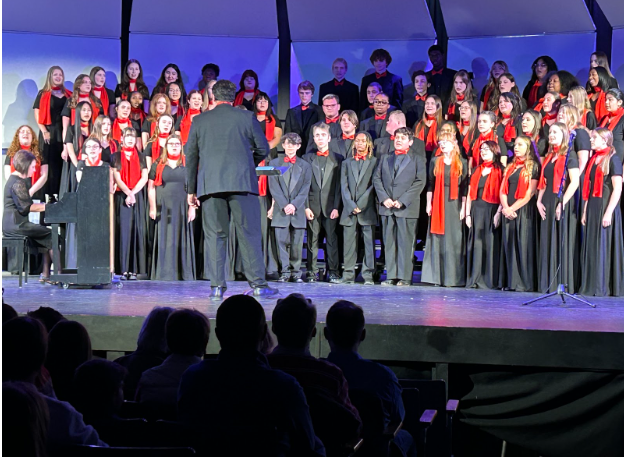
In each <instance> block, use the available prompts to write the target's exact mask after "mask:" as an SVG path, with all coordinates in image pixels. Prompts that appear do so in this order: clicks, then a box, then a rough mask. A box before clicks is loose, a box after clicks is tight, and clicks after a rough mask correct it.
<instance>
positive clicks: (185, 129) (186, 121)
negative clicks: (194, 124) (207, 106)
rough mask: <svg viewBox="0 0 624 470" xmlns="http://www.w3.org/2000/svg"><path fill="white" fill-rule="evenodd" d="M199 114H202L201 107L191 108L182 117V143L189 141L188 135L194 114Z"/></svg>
mask: <svg viewBox="0 0 624 470" xmlns="http://www.w3.org/2000/svg"><path fill="white" fill-rule="evenodd" d="M198 114H201V110H200V109H191V108H189V110H188V113H186V115H185V116H184V117H183V118H182V121H181V122H180V134H181V139H180V140H181V141H182V145H184V144H186V142H187V141H188V135H189V131H190V130H191V121H192V119H193V116H197V115H198Z"/></svg>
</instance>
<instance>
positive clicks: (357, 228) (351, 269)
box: [342, 221, 375, 281]
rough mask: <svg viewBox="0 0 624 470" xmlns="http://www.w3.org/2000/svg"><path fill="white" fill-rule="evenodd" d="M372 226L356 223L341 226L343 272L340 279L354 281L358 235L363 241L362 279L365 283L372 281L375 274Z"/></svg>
mask: <svg viewBox="0 0 624 470" xmlns="http://www.w3.org/2000/svg"><path fill="white" fill-rule="evenodd" d="M374 228H375V227H374V226H373V225H360V224H359V223H358V222H357V221H354V222H353V225H351V226H348V225H343V226H342V233H343V239H344V271H343V273H342V278H343V279H345V280H347V281H355V263H357V256H358V251H359V250H358V245H359V241H360V234H361V235H362V238H363V240H364V259H363V260H362V277H363V278H364V280H365V281H367V280H368V281H372V280H373V273H374V272H375V239H374Z"/></svg>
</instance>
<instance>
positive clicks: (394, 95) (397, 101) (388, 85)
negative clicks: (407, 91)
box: [360, 71, 403, 109]
mask: <svg viewBox="0 0 624 470" xmlns="http://www.w3.org/2000/svg"><path fill="white" fill-rule="evenodd" d="M373 82H377V83H379V84H380V85H381V88H383V92H384V93H385V94H386V95H388V98H389V100H390V104H391V105H392V106H394V107H395V108H398V109H401V105H402V104H403V82H402V81H401V77H399V76H398V75H395V74H393V73H390V72H388V71H386V76H385V77H381V78H377V77H376V76H375V74H374V73H371V74H370V75H366V76H364V78H362V85H361V86H360V109H365V108H366V107H368V106H369V104H368V99H367V98H366V89H367V88H368V85H370V84H371V83H373Z"/></svg>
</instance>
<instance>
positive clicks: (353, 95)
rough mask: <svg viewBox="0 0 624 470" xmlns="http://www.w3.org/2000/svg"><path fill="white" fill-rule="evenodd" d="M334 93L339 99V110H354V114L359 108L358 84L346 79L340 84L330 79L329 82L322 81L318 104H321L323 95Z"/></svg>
mask: <svg viewBox="0 0 624 470" xmlns="http://www.w3.org/2000/svg"><path fill="white" fill-rule="evenodd" d="M329 94H332V95H336V96H338V99H340V111H344V110H345V109H350V110H352V111H355V112H356V114H357V113H358V111H359V109H360V95H359V90H358V86H357V85H356V84H355V83H351V82H350V81H348V80H347V79H345V81H344V82H343V84H342V85H336V84H335V81H334V80H333V79H332V80H330V81H329V82H326V83H323V84H322V85H321V87H320V89H319V98H318V104H319V106H320V105H322V104H323V97H324V96H325V95H329Z"/></svg>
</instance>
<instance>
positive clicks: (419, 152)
mask: <svg viewBox="0 0 624 470" xmlns="http://www.w3.org/2000/svg"><path fill="white" fill-rule="evenodd" d="M373 152H374V153H375V156H376V157H377V158H381V157H383V156H384V155H388V154H389V153H392V152H394V142H393V141H392V140H390V136H389V135H387V136H385V137H380V138H379V139H375V142H374V143H373ZM407 153H409V154H410V155H412V156H414V157H418V156H421V157H423V158H426V153H425V144H424V142H423V141H422V140H418V139H414V143H413V144H412V146H411V147H410V149H409V151H408V152H407Z"/></svg>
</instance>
